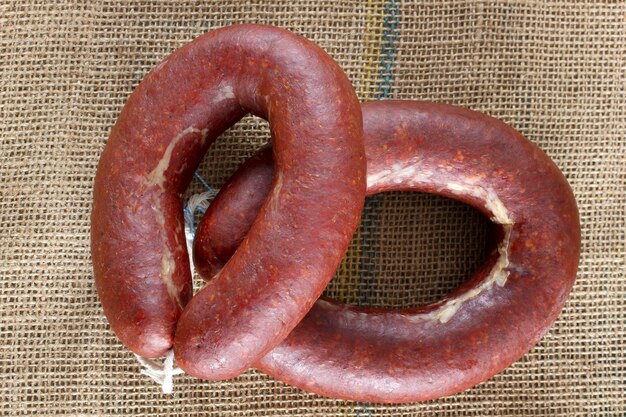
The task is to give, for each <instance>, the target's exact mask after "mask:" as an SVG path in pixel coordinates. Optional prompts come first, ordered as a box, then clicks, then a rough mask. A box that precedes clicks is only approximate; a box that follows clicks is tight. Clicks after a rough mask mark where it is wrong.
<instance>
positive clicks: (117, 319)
mask: <svg viewBox="0 0 626 417" xmlns="http://www.w3.org/2000/svg"><path fill="white" fill-rule="evenodd" d="M248 112H250V113H253V114H255V115H258V116H260V117H263V118H266V119H267V120H268V121H269V123H270V126H271V128H272V132H273V136H274V148H273V149H274V152H275V155H274V157H275V160H276V165H277V168H276V169H277V175H276V180H275V181H274V183H273V186H272V192H271V197H270V198H268V199H267V201H265V203H264V204H263V205H262V207H260V213H259V215H258V217H256V221H255V222H254V224H253V225H252V226H251V229H250V231H249V233H248V235H247V238H246V239H245V241H244V242H243V243H242V244H241V245H240V247H239V249H238V250H237V252H236V253H235V254H234V255H233V257H232V258H231V261H230V263H229V265H228V266H227V267H225V268H224V269H223V270H222V271H221V273H220V274H219V277H216V278H215V279H213V280H212V281H211V283H210V284H208V285H207V286H205V288H203V289H202V291H200V292H199V293H198V294H196V296H195V297H194V298H193V299H192V300H191V301H190V297H191V295H192V291H191V289H192V287H191V274H190V270H189V262H188V255H187V251H186V248H185V236H184V232H183V227H182V225H183V212H182V202H181V195H182V193H183V192H184V191H185V189H186V188H187V186H188V184H189V182H190V181H191V179H192V176H193V173H194V171H195V170H196V168H197V166H198V165H199V163H200V161H201V159H202V157H203V155H204V154H205V152H206V151H207V149H208V147H209V146H210V144H211V143H212V142H213V141H214V140H215V139H216V138H217V137H218V136H219V135H220V134H221V133H222V132H224V130H226V129H227V128H228V127H230V126H231V125H233V124H234V123H235V122H236V121H237V120H239V119H240V118H241V117H242V116H244V115H245V114H246V113H248ZM361 121H362V117H361V109H360V105H359V102H358V99H357V97H356V95H355V93H354V90H353V88H352V85H351V84H350V82H349V80H348V79H347V78H346V76H345V74H344V73H343V71H342V70H341V69H340V68H339V66H338V65H337V64H336V63H335V62H334V61H333V60H332V59H331V58H330V57H329V56H328V55H327V54H326V53H325V52H324V51H322V50H321V49H320V48H319V47H317V46H316V45H314V44H313V43H311V42H310V41H308V40H306V39H304V38H303V37H301V36H298V35H295V34H293V33H290V32H288V31H285V30H282V29H278V28H274V27H271V26H261V25H238V26H230V27H227V28H223V29H219V30H215V31H213V32H210V33H208V34H206V35H203V36H201V37H199V38H198V39H196V40H194V41H193V42H191V43H189V44H187V45H186V46H184V47H182V48H181V49H179V50H177V51H176V52H174V53H173V54H172V55H170V56H169V57H168V58H166V59H165V60H164V61H163V62H162V63H161V64H159V65H158V66H157V67H156V68H155V69H153V70H152V71H151V72H150V73H149V74H148V75H147V76H146V78H145V79H144V80H143V81H142V82H141V84H139V86H138V87H137V89H136V90H135V92H134V93H133V94H132V95H131V96H130V97H129V99H128V102H127V103H126V105H125V107H124V109H123V110H122V112H121V114H120V116H119V118H118V120H117V122H116V124H115V126H114V127H113V129H112V131H111V135H110V137H109V140H108V142H107V145H106V147H105V149H104V151H103V153H102V156H101V159H100V163H99V166H98V171H97V174H96V179H95V185H94V203H93V211H92V218H91V219H92V229H91V236H92V258H93V264H94V274H95V278H96V286H97V290H98V294H99V296H100V300H101V302H102V305H103V307H104V311H105V314H106V316H107V318H108V319H109V322H110V324H111V327H112V328H113V330H114V331H115V333H116V334H117V335H118V337H119V338H120V340H121V341H122V342H123V343H124V344H125V345H126V346H128V347H129V348H130V349H131V350H132V351H134V352H135V353H137V354H139V355H141V356H144V357H159V356H163V355H164V354H165V353H166V352H167V351H168V350H169V349H171V348H172V345H173V344H174V345H175V353H176V360H177V362H178V365H179V366H180V367H181V368H182V369H183V370H184V371H185V372H187V373H189V374H192V375H195V376H198V377H201V378H206V379H224V378H231V377H234V376H236V375H238V374H239V373H240V372H241V371H243V370H245V369H247V368H248V367H249V366H251V365H252V364H253V363H254V362H256V361H257V360H258V359H259V358H260V357H262V356H263V355H264V354H265V353H267V352H268V351H269V350H270V349H271V348H273V347H274V346H275V345H277V344H278V343H279V342H280V341H282V340H283V339H284V338H285V337H286V336H287V335H288V334H289V332H290V331H291V330H292V329H293V327H294V326H295V325H296V324H297V323H298V322H299V321H300V320H301V319H302V317H304V315H305V314H306V313H307V311H308V310H309V309H310V307H311V305H312V304H313V303H314V302H315V300H316V299H317V298H318V297H319V295H320V294H321V292H322V290H323V289H324V287H325V286H326V284H327V282H328V281H329V280H330V278H331V277H332V275H333V273H334V271H335V268H336V267H337V265H338V264H339V262H340V261H341V257H342V255H343V253H344V252H345V251H346V249H347V246H348V244H349V242H350V238H351V236H352V234H353V233H354V230H355V229H356V227H357V225H358V221H359V216H360V213H361V209H362V205H363V200H364V194H365V176H364V174H365V156H364V149H363V131H362V124H361ZM160 173H162V174H163V175H162V176H161V175H159V174H160ZM161 180H162V181H161ZM329 192H330V194H329ZM294 230H298V231H299V232H301V233H299V234H298V233H294ZM311 241H314V242H319V241H322V242H323V244H321V245H315V246H314V247H312V246H311V245H310V242H311ZM268 248H271V250H268ZM309 265H320V267H319V268H310V267H309ZM296 281H301V282H299V283H298V285H295V282H296ZM187 302H189V303H188V304H187ZM185 304H186V306H185ZM261 306H262V308H261ZM183 308H184V310H183ZM175 331H176V336H175V337H174V333H175Z"/></svg>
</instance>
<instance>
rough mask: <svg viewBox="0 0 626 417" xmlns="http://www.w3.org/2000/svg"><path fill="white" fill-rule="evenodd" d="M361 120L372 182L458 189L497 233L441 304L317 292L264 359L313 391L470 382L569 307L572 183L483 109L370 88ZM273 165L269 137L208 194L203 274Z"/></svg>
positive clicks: (370, 394) (575, 242) (573, 257)
mask: <svg viewBox="0 0 626 417" xmlns="http://www.w3.org/2000/svg"><path fill="white" fill-rule="evenodd" d="M363 125H364V131H365V148H366V157H367V186H368V188H367V194H368V195H371V194H375V193H380V192H384V191H390V190H413V191H422V192H429V193H434V194H440V195H443V196H447V197H450V198H454V199H458V200H461V201H463V202H465V203H468V204H470V205H472V206H474V207H476V208H478V209H479V210H481V211H482V212H483V213H484V214H485V215H487V216H489V217H490V218H491V220H492V221H493V222H494V223H495V224H496V225H498V227H499V230H500V239H499V243H498V245H497V247H496V248H495V250H494V251H493V253H491V254H490V255H489V256H488V259H487V260H486V261H485V263H484V265H483V266H482V267H481V268H480V269H479V270H478V271H477V272H476V273H475V274H474V275H473V276H472V277H471V279H469V280H468V281H467V282H465V283H464V284H462V285H461V286H460V287H459V288H457V289H456V290H454V291H453V292H452V293H451V294H449V295H448V296H446V297H445V298H444V299H442V300H440V301H438V302H436V303H433V304H429V305H425V306H421V307H417V308H411V309H405V310H387V309H382V308H371V307H357V306H349V305H344V304H340V303H337V302H335V301H332V300H328V299H323V298H322V299H320V300H318V301H317V303H315V305H314V307H313V308H312V309H311V311H310V312H309V314H308V315H307V316H306V317H305V319H304V320H303V321H302V322H301V323H300V324H299V325H298V326H297V327H296V328H295V329H294V331H293V332H292V333H291V334H290V335H289V336H288V337H287V339H285V340H284V341H283V342H282V343H281V344H280V345H278V346H277V347H276V348H274V349H273V350H272V351H270V352H269V353H268V354H267V355H266V356H265V357H263V358H262V359H261V360H260V361H258V362H257V363H256V364H255V367H257V368H259V369H261V370H262V371H264V372H266V373H268V374H270V375H272V376H274V377H276V378H278V379H281V380H283V381H285V382H287V383H289V384H291V385H295V386H297V387H300V388H302V389H304V390H307V391H311V392H315V393H318V394H321V395H325V396H329V397H334V398H337V397H338V398H343V399H351V400H359V401H372V402H413V401H424V400H429V399H433V398H437V397H441V396H444V395H448V394H452V393H455V392H459V391H462V390H464V389H466V388H469V387H471V386H473V385H475V384H477V383H479V382H481V381H484V380H486V379H488V378H490V377H491V376H492V375H494V374H495V373H497V372H499V371H500V370H502V369H503V368H505V367H506V366H508V365H510V364H511V363H513V362H514V361H516V360H518V359H519V358H520V357H521V356H522V355H523V354H524V353H525V352H527V351H528V350H529V349H531V347H532V346H533V345H534V344H536V343H537V342H538V341H539V339H540V338H541V337H542V336H543V335H544V333H545V332H546V331H547V330H548V328H549V326H550V325H551V324H552V323H553V322H554V320H555V319H556V317H557V315H558V313H559V311H560V310H561V308H562V307H563V304H564V302H565V300H566V298H567V295H568V293H569V292H570V289H571V288H572V285H573V283H574V279H575V276H576V269H577V265H578V258H579V251H580V227H579V220H578V211H577V208H576V202H575V200H574V196H573V194H572V191H571V189H570V187H569V185H568V183H567V181H566V180H565V178H564V177H563V175H562V174H561V172H560V171H559V170H558V168H557V167H556V165H555V164H554V163H553V162H552V161H551V160H550V159H549V158H548V157H547V156H546V155H545V154H544V153H543V152H542V151H541V150H540V149H539V148H538V147H537V146H535V145H534V144H532V143H531V142H530V141H528V140H527V139H525V138H524V137H523V136H522V135H521V134H520V133H518V132H517V131H515V130H513V129H512V128H511V127H509V126H507V125H506V124H504V123H502V122H501V121H499V120H497V119H494V118H491V117H488V116H486V115H483V114H481V113H478V112H474V111H470V110H467V109H463V108H459V107H454V106H450V105H444V104H435V103H428V102H403V101H383V102H372V103H366V104H364V105H363ZM271 167H272V161H271V153H270V152H268V151H267V150H265V151H263V152H262V153H261V154H260V155H259V156H257V157H256V158H255V159H253V160H250V161H248V162H247V163H246V164H245V165H244V166H243V167H242V168H241V169H240V170H239V171H238V172H236V174H235V175H234V176H233V177H232V178H231V180H229V182H228V183H227V185H226V186H225V187H224V188H223V190H222V191H221V192H220V194H219V195H218V196H217V198H216V200H215V201H214V203H213V204H212V205H211V206H210V207H209V210H208V211H207V213H206V214H205V217H204V219H203V221H202V224H201V225H200V227H199V229H198V232H197V235H196V241H195V248H194V253H195V261H196V263H198V265H200V266H201V268H200V269H201V270H202V271H204V272H203V273H204V274H205V278H211V275H210V274H212V273H214V272H215V271H218V270H219V269H220V268H221V266H222V265H223V264H224V263H226V267H228V265H229V264H228V263H227V261H228V258H229V255H230V254H231V253H232V251H233V250H234V249H235V248H236V247H237V245H238V244H239V242H240V241H241V236H245V234H246V231H247V228H248V226H249V223H250V218H251V217H252V218H253V217H254V216H253V215H251V214H250V213H251V212H252V211H254V210H255V209H256V206H257V205H258V204H259V200H263V199H264V198H265V197H264V196H265V195H266V193H267V191H268V185H267V184H268V183H269V182H268V178H269V177H271V175H272V168H271ZM260 177H265V178H260ZM253 187H260V188H259V189H257V190H253V189H252V188H253ZM246 193H251V194H248V195H247V197H244V196H245V195H246ZM225 217H230V218H231V219H234V220H231V221H230V222H226V221H224V220H225ZM294 232H295V233H299V232H298V231H297V230H294ZM314 239H315V238H314V237H311V240H312V241H314ZM216 240H219V241H220V244H219V245H217V244H216V243H215V242H216ZM244 242H245V239H244ZM207 253H213V254H214V255H215V256H214V257H212V258H207V257H206V255H207ZM316 266H317V265H311V267H316ZM302 282H303V281H297V284H296V285H301V283H302Z"/></svg>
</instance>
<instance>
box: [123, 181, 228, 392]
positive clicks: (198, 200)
mask: <svg viewBox="0 0 626 417" xmlns="http://www.w3.org/2000/svg"><path fill="white" fill-rule="evenodd" d="M201 182H202V183H203V184H204V185H205V186H206V187H207V188H208V191H205V192H203V193H200V194H194V195H192V196H191V197H189V200H187V204H185V208H184V218H185V242H186V244H187V253H188V254H189V266H190V268H191V276H192V277H193V274H194V271H195V267H194V264H193V256H192V252H191V249H192V247H193V238H194V236H195V234H196V229H195V218H194V217H195V213H196V212H200V213H203V214H204V212H205V211H206V209H207V208H208V207H209V204H211V201H213V199H214V198H215V196H216V194H217V191H216V190H214V189H212V188H210V187H208V186H207V185H206V182H204V181H202V179H201ZM135 357H136V358H137V361H138V362H139V364H140V365H141V368H140V369H139V372H141V374H142V375H146V376H147V377H149V378H150V379H152V380H153V381H154V382H156V383H157V384H159V385H161V389H162V390H163V394H171V393H172V392H173V391H174V375H180V374H184V372H183V370H182V369H180V368H179V367H177V366H175V365H174V349H170V350H168V351H167V354H166V355H165V358H164V359H162V360H161V359H147V358H144V357H142V356H139V355H137V354H135Z"/></svg>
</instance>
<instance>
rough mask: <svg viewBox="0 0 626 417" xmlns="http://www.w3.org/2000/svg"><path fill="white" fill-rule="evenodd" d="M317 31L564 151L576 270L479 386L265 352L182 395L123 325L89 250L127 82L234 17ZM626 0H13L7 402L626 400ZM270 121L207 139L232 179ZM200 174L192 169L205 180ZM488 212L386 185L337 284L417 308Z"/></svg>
mask: <svg viewBox="0 0 626 417" xmlns="http://www.w3.org/2000/svg"><path fill="white" fill-rule="evenodd" d="M245 22H258V23H268V24H273V25H278V26H282V27H284V28H287V29H290V30H293V31H295V32H297V33H300V34H302V35H304V36H306V37H308V38H309V39H311V40H313V41H315V42H317V43H319V44H320V45H321V46H322V47H323V48H325V49H326V50H327V51H328V52H329V54H330V55H331V56H333V57H334V58H335V59H336V60H337V62H338V63H339V64H340V65H341V66H342V67H343V69H344V70H345V71H346V73H347V74H348V76H349V77H350V79H351V80H352V82H353V83H354V86H355V88H356V90H357V93H358V95H359V97H360V98H361V99H362V100H374V99H386V98H401V99H422V100H435V101H443V102H447V103H451V104H456V105H461V106H466V107H470V108H472V109H475V110H480V111H483V112H486V113H488V114H491V115H493V116H495V117H498V118H501V119H502V120H504V121H505V122H507V123H509V124H510V125H512V126H513V127H515V128H516V129H518V130H520V131H521V132H522V133H523V134H525V135H526V136H527V137H528V138H529V139H530V140H531V141H533V142H535V143H536V144H538V145H539V146H540V147H541V148H542V149H544V150H545V151H546V152H547V153H548V155H549V156H550V157H551V158H552V159H553V160H554V161H555V162H556V163H557V165H558V166H559V167H560V168H561V170H562V171H563V172H564V173H565V175H566V177H567V179H568V180H569V182H570V184H571V185H572V188H573V190H574V193H575V195H576V198H577V201H578V205H579V209H580V214H581V224H582V256H581V263H580V268H579V273H578V279H577V281H576V285H575V286H574V289H573V292H572V294H571V297H570V299H569V301H568V302H567V304H566V306H565V309H564V311H563V312H562V314H561V315H560V317H559V319H558V320H557V322H556V324H555V325H554V326H553V328H552V329H551V330H550V332H549V333H548V334H547V336H546V337H545V338H544V339H543V340H542V341H541V342H540V343H539V345H537V346H536V347H535V348H534V349H533V350H532V351H531V352H530V353H528V354H527V355H526V356H525V357H524V358H523V359H521V360H520V361H519V362H518V363H516V364H514V365H513V366H511V367H510V368H508V369H506V370H505V371H504V372H502V373H501V374H499V375H497V376H496V377H494V378H493V379H491V380H490V381H488V382H485V383H483V384H480V385H479V386H477V387H475V388H473V389H471V390H469V391H466V392H464V393H461V394H458V395H454V396H451V397H447V398H443V399H440V400H437V401H431V402H427V403H423V404H407V405H400V406H382V405H376V404H362V403H353V402H345V401H339V400H330V399H325V398H321V397H318V396H315V395H312V394H307V393H304V392H301V391H299V390H298V389H296V388H292V387H289V386H287V385H285V384H283V383H281V382H278V381H275V380H273V379H271V378H269V377H267V376H265V375H263V374H261V373H260V372H257V371H254V370H250V371H248V372H246V373H245V374H244V375H242V376H240V377H239V378H237V379H235V380H233V381H227V382H217V383H208V382H201V381H198V380H196V379H193V378H191V377H187V376H180V377H176V379H175V392H174V395H173V396H171V397H168V396H164V395H162V394H161V393H160V387H159V386H157V385H155V384H154V383H153V382H152V381H151V380H149V379H147V378H146V377H144V376H142V375H140V374H139V372H138V365H137V363H136V361H135V359H134V357H133V355H132V354H131V353H130V352H129V351H128V350H127V349H125V348H124V347H123V346H122V345H121V344H120V343H119V342H118V340H117V339H116V337H115V336H114V335H113V333H112V332H111V331H110V329H109V327H108V325H107V322H106V319H105V317H104V315H103V313H102V310H101V307H100V304H99V302H98V298H97V296H96V292H95V287H94V281H93V277H92V269H91V263H90V255H89V214H90V206H91V197H92V183H93V179H94V174H95V169H96V164H97V162H98V157H99V154H100V152H101V150H102V148H103V147H104V144H105V142H106V138H107V136H108V132H109V130H110V129H111V126H112V125H113V123H114V122H115V119H116V117H117V114H118V113H119V111H120V110H121V108H122V106H123V104H124V102H125V100H126V98H127V97H128V95H129V94H130V93H131V92H132V91H133V89H134V87H135V86H136V85H137V84H138V83H139V82H140V80H141V79H142V78H143V77H144V76H145V75H146V74H147V72H148V71H149V70H150V69H151V68H152V67H153V66H154V65H156V64H157V63H158V62H159V61H161V60H162V59H163V58H164V57H166V56H167V55H168V54H169V53H171V52H172V51H173V50H174V49H176V48H177V47H179V46H181V45H182V44H184V43H186V42H188V41H190V40H192V39H193V38H195V37H197V36H198V35H200V34H202V33H204V32H206V31H209V30H212V29H215V28H218V27H221V26H225V25H229V24H235V23H245ZM625 68H626V4H625V3H624V2H613V1H604V2H595V1H565V0H558V1H510V2H505V1H495V0H492V1H479V0H475V1H439V0H430V1H424V2H409V1H391V0H367V1H354V0H353V1H338V0H322V1H313V0H309V1H298V0H287V1H282V0H281V1H276V2H266V1H261V0H241V1H234V0H233V1H215V2H192V1H159V0H149V1H145V2H133V1H126V0H119V1H74V2H73V1H67V2H64V1H44V0H33V1H7V0H2V1H1V2H0V160H1V164H0V179H1V180H0V181H1V183H0V184H1V185H0V257H1V258H0V338H1V339H0V400H1V401H0V414H1V415H6V416H32V415H75V416H79V415H88V416H100V415H120V416H122V415H123V416H130V415H138V416H148V415H150V416H153V415H155V416H161V415H163V416H165V415H168V416H169V415H176V416H190V415H196V414H198V415H210V416H624V413H625V408H624V401H625V394H624V391H625V389H626V387H625V380H626V373H625V371H624V368H625V365H624V362H625V355H624V353H625V350H626V340H625V308H626V301H625V300H626V291H625V290H626V284H625V275H626V274H625V272H626V268H625V262H624V258H625V255H626V251H625V233H626V231H625V217H626V189H625V184H626V173H625V169H624V168H625V159H626V145H625V141H626V93H625V91H626V82H625V76H624V75H625V74H624V71H625ZM267 140H268V129H267V125H266V123H265V122H263V121H260V120H258V119H254V118H251V117H248V118H246V119H245V120H244V121H242V122H241V123H239V124H238V125H237V126H235V127H234V128H232V129H230V130H229V131H228V132H227V133H226V134H225V135H224V138H223V139H221V140H220V141H219V143H217V144H216V145H215V147H214V148H213V149H212V150H211V151H210V152H209V154H208V155H207V157H206V158H205V161H204V163H203V165H202V168H201V173H202V175H203V177H204V178H205V179H207V181H209V183H211V184H212V185H213V186H215V187H219V186H221V184H223V182H224V181H225V180H226V179H227V178H228V177H229V175H230V173H232V171H233V170H234V169H235V168H236V167H237V165H238V164H239V163H240V162H241V161H242V160H243V159H244V158H245V157H246V156H248V155H250V154H252V153H253V152H254V150H255V149H256V148H258V146H260V145H261V144H262V143H264V142H265V141H267ZM200 190H201V186H200V184H199V183H198V182H197V181H195V180H194V183H193V184H192V187H191V189H190V192H198V191H200ZM486 225H487V221H486V220H485V219H484V218H483V217H482V216H481V215H479V214H478V213H477V212H476V211H475V210H473V209H471V208H469V207H467V206H465V205H463V204H461V203H458V202H455V201H452V200H448V199H445V198H441V197H435V196H429V195H424V194H417V193H412V194H411V193H389V194H386V195H384V196H382V197H374V198H371V199H370V200H369V201H368V204H367V208H366V211H365V213H364V216H363V222H362V227H361V229H360V231H359V232H358V233H357V234H356V236H355V238H354V242H353V245H352V246H351V248H350V250H349V253H348V254H347V256H346V260H345V262H344V264H343V265H342V267H341V268H340V270H339V271H338V273H337V276H336V278H335V279H334V281H333V282H332V284H331V286H330V287H329V289H328V293H329V294H330V295H331V296H333V297H336V298H339V299H342V300H344V301H346V302H350V303H360V304H376V305H386V306H394V307H396V306H414V305H419V304H423V303H426V302H430V301H434V300H436V299H438V298H440V297H441V296H443V295H445V294H446V293H447V292H448V291H449V290H450V289H451V288H454V286H456V285H458V283H460V282H462V281H463V280H464V279H466V278H467V277H468V276H469V274H470V273H471V272H472V270H473V269H474V268H475V267H476V266H477V265H478V264H479V263H480V261H481V259H482V256H484V249H483V248H484V244H485V236H486Z"/></svg>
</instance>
